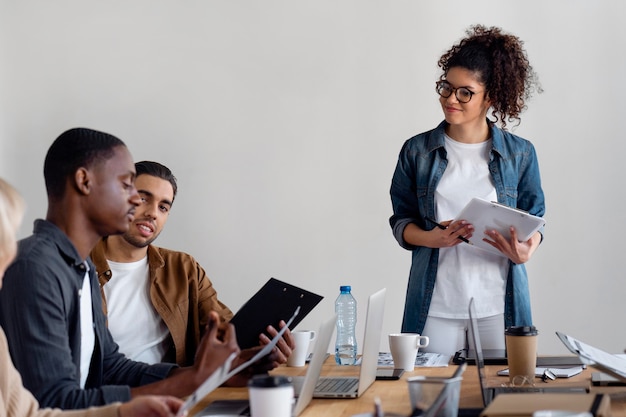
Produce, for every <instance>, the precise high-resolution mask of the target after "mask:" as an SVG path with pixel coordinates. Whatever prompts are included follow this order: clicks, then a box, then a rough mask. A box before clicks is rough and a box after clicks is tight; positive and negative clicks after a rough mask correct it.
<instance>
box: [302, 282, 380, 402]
mask: <svg viewBox="0 0 626 417" xmlns="http://www.w3.org/2000/svg"><path fill="white" fill-rule="evenodd" d="M386 292H387V289H386V288H383V289H381V290H379V291H377V292H375V293H374V294H372V295H370V296H369V298H368V301H367V315H366V317H365V335H364V338H363V339H364V340H363V354H362V355H361V365H360V368H361V369H360V371H359V376H358V377H347V376H346V377H322V378H320V379H319V381H318V383H317V386H316V387H315V392H314V393H313V397H314V398H358V397H360V396H361V395H363V393H364V392H365V390H367V389H368V388H369V387H370V385H372V383H373V382H374V380H375V379H376V369H377V367H378V350H379V347H380V336H381V333H382V328H383V315H384V313H385V294H386Z"/></svg>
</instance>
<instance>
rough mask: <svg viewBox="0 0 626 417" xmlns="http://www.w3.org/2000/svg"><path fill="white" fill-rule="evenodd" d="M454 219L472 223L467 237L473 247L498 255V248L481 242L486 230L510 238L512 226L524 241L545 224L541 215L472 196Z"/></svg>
mask: <svg viewBox="0 0 626 417" xmlns="http://www.w3.org/2000/svg"><path fill="white" fill-rule="evenodd" d="M455 220H466V221H467V222H469V223H471V224H473V225H474V235H473V236H472V237H471V238H470V239H469V241H470V242H471V244H472V245H473V246H474V247H476V248H480V249H484V250H487V251H489V252H492V253H497V254H499V255H502V253H501V252H500V251H499V250H497V249H496V248H494V247H493V246H491V245H490V244H488V243H487V242H483V238H484V237H485V233H484V232H485V231H486V230H497V231H498V232H500V233H501V234H502V236H504V237H505V238H506V239H510V237H511V233H509V228H510V227H511V226H513V227H515V230H517V237H518V239H519V241H520V242H525V241H527V240H528V239H530V238H531V236H532V235H534V234H535V233H536V232H537V231H538V230H539V229H541V228H542V227H543V226H545V224H546V221H545V220H544V219H543V218H542V217H538V216H533V215H532V214H529V213H527V212H525V211H523V210H519V209H516V208H513V207H509V206H506V205H504V204H500V203H498V202H495V201H487V200H483V199H482V198H478V197H474V198H472V199H471V200H470V202H469V203H467V205H466V206H465V207H464V208H463V210H461V212H460V213H459V215H458V216H456V218H455Z"/></svg>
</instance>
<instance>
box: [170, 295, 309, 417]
mask: <svg viewBox="0 0 626 417" xmlns="http://www.w3.org/2000/svg"><path fill="white" fill-rule="evenodd" d="M299 312H300V307H298V308H296V311H295V312H294V313H293V315H292V316H291V318H290V319H289V321H287V325H286V326H284V327H283V328H282V329H280V331H279V332H278V334H277V335H276V336H274V338H273V339H272V340H271V342H270V343H268V344H267V345H265V346H264V347H263V348H262V349H261V350H259V351H258V352H257V354H256V355H254V356H253V357H252V358H251V359H249V360H248V361H246V362H244V363H242V364H241V365H239V366H238V367H236V368H235V369H232V370H230V371H228V370H229V369H230V365H231V364H232V361H233V359H235V357H236V356H237V354H235V353H233V354H232V355H230V356H229V357H228V359H227V360H226V362H224V364H223V365H222V366H221V367H220V368H219V369H218V370H216V371H215V372H213V374H211V376H210V377H208V378H207V379H206V381H204V382H203V383H202V384H201V385H200V386H199V387H198V388H197V389H196V390H195V391H194V392H193V394H191V395H190V396H189V398H187V400H186V401H185V403H184V404H183V406H182V407H180V409H179V410H178V414H176V417H182V416H184V415H185V414H186V413H187V412H188V411H189V410H191V409H192V408H193V407H194V406H195V405H196V404H197V403H198V402H199V401H201V400H202V399H203V398H204V397H206V396H207V395H209V394H210V393H211V392H213V390H214V389H216V388H217V387H219V386H220V385H222V384H223V383H224V382H226V381H228V380H229V379H230V378H231V377H232V376H234V375H236V374H237V373H239V372H241V371H242V370H244V369H246V368H247V367H249V366H250V365H252V364H253V363H255V362H256V361H258V360H259V359H261V358H262V357H264V356H266V355H268V354H269V353H270V352H271V351H272V349H274V347H275V346H276V344H277V343H278V341H279V340H280V338H282V337H283V334H284V333H285V331H287V329H288V328H289V326H290V325H291V323H292V322H293V320H294V319H295V318H296V316H297V315H298V313H299Z"/></svg>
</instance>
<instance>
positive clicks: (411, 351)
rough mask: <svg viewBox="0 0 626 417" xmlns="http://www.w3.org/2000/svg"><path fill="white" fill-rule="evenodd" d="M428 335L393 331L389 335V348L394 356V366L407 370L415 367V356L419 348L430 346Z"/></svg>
mask: <svg viewBox="0 0 626 417" xmlns="http://www.w3.org/2000/svg"><path fill="white" fill-rule="evenodd" d="M429 342H430V340H429V339H428V336H420V335H419V334H417V333H392V334H390V335H389V350H390V351H391V357H392V358H393V366H394V367H395V368H401V369H404V370H405V371H412V370H413V369H414V368H415V358H416V356H417V351H418V350H419V348H423V347H426V346H428V343H429Z"/></svg>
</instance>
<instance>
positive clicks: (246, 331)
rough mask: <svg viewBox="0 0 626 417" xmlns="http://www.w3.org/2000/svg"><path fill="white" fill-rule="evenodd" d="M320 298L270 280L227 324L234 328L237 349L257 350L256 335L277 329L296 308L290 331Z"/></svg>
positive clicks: (283, 283) (286, 284) (308, 292)
mask: <svg viewBox="0 0 626 417" xmlns="http://www.w3.org/2000/svg"><path fill="white" fill-rule="evenodd" d="M322 298H323V297H322V296H320V295H317V294H314V293H312V292H310V291H306V290H303V289H302V288H298V287H296V286H294V285H291V284H288V283H286V282H283V281H280V280H277V279H276V278H270V279H269V280H268V281H267V282H266V283H265V285H263V286H262V287H261V289H259V291H257V292H256V294H254V295H253V296H252V297H251V298H250V299H249V300H248V301H247V302H246V303H245V304H244V305H243V306H241V308H240V309H239V311H237V313H236V314H235V316H234V317H233V318H232V319H231V320H230V323H232V324H234V325H235V332H236V333H237V343H238V344H239V347H240V348H241V349H247V348H251V347H254V346H258V344H259V335H260V334H261V333H264V332H265V329H266V328H267V326H268V325H270V324H271V325H272V326H274V328H276V329H278V328H279V327H278V323H279V322H280V320H281V319H284V318H285V317H289V316H290V315H291V313H292V312H293V311H294V309H295V308H296V307H298V306H299V307H300V313H299V314H298V317H296V319H295V320H294V321H293V323H291V325H290V328H291V329H293V328H294V327H296V326H297V325H298V323H300V321H302V319H304V318H305V317H306V315H307V314H309V312H310V311H311V310H313V308H314V307H315V306H316V305H317V304H318V303H319V302H320V301H321V300H322ZM270 339H271V338H270Z"/></svg>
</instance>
